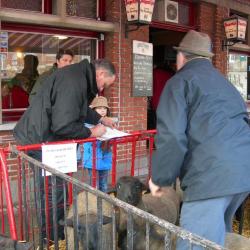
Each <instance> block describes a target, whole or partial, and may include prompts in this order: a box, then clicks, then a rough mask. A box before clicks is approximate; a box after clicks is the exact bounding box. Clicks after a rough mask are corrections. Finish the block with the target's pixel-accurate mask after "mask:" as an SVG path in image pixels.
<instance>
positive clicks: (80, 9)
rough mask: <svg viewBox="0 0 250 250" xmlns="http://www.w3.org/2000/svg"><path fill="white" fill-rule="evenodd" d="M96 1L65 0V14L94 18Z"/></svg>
mask: <svg viewBox="0 0 250 250" xmlns="http://www.w3.org/2000/svg"><path fill="white" fill-rule="evenodd" d="M96 2H97V1H96V0H84V1H82V0H67V2H66V12H67V15H69V16H79V17H87V18H96V17H97V15H96V11H97V3H96Z"/></svg>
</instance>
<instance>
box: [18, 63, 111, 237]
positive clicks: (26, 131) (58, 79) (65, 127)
mask: <svg viewBox="0 0 250 250" xmlns="http://www.w3.org/2000/svg"><path fill="white" fill-rule="evenodd" d="M114 81H115V68H114V66H113V64H112V63H111V62H109V61H108V60H106V59H99V60H96V61H94V62H93V63H89V62H88V60H86V59H85V60H83V61H81V62H79V63H76V64H72V65H69V66H66V67H63V68H61V69H58V70H56V71H55V72H54V73H52V75H50V76H49V77H48V78H47V80H46V84H43V85H42V86H41V88H40V89H39V91H38V92H37V94H36V96H35V97H34V99H33V100H32V103H31V105H30V106H29V108H28V109H27V110H26V112H25V113H24V114H23V116H22V117H21V119H20V120H19V122H18V123H17V125H16V126H15V128H14V137H15V139H16V141H17V143H18V144H21V145H27V144H37V143H45V142H52V141H61V140H69V139H84V138H88V137H99V136H102V135H103V134H104V133H105V132H106V129H105V126H109V127H113V126H114V125H115V124H114V122H113V120H112V119H111V118H108V117H102V116H101V115H99V114H98V113H97V112H96V111H94V110H93V109H91V108H89V104H90V102H91V101H92V99H93V98H94V97H95V96H96V95H97V94H98V92H102V91H103V90H104V89H106V88H109V87H110V86H111V85H112V84H113V83H114ZM84 123H91V124H94V125H96V126H94V127H93V128H87V127H84V126H83V124H84ZM104 125H105V126H104ZM28 154H29V155H30V156H31V157H33V158H35V159H37V160H39V161H41V159H42V154H41V150H39V151H35V150H31V151H29V152H28ZM34 170H36V168H34ZM37 172H38V173H35V182H40V184H39V185H40V193H39V194H38V193H37V194H36V195H37V196H38V197H39V196H40V197H41V198H40V199H36V200H37V201H38V202H39V201H41V204H40V206H41V209H42V218H41V221H40V225H42V234H41V235H42V237H43V238H45V214H44V206H45V204H44V203H45V202H44V200H45V199H44V185H43V183H44V178H43V176H42V173H41V171H37ZM56 183H57V189H56V193H57V206H58V205H59V206H58V208H57V221H60V220H61V219H63V218H64V209H63V206H62V203H63V201H64V198H63V182H62V180H61V179H60V178H56ZM51 201H52V195H51V179H49V203H50V204H51ZM52 222H53V220H52V212H51V213H50V223H51V224H52ZM51 231H53V227H52V228H51ZM58 237H59V238H61V239H63V238H64V232H63V227H62V226H61V227H59V230H58ZM50 239H52V240H53V239H54V235H53V233H51V234H50Z"/></svg>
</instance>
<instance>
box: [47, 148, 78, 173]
mask: <svg viewBox="0 0 250 250" xmlns="http://www.w3.org/2000/svg"><path fill="white" fill-rule="evenodd" d="M76 145H77V144H76V143H69V144H57V145H44V146H42V162H43V164H46V165H48V166H50V167H52V168H55V169H56V170H59V171H61V172H62V173H71V172H76V171H77V159H76ZM48 175H51V174H50V173H49V172H46V176H48Z"/></svg>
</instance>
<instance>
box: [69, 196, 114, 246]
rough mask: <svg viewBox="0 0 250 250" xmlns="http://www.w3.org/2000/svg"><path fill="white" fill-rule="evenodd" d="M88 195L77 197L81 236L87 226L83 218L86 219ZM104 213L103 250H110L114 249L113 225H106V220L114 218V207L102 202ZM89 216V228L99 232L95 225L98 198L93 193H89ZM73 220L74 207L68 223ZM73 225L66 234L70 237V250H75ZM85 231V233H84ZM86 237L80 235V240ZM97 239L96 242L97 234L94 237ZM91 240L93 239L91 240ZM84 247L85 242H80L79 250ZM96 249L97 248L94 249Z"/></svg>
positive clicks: (71, 209)
mask: <svg viewBox="0 0 250 250" xmlns="http://www.w3.org/2000/svg"><path fill="white" fill-rule="evenodd" d="M86 204H87V203H86V193H85V192H81V193H79V194H78V196H77V210H78V216H79V225H80V227H79V228H78V232H79V233H80V234H83V233H84V232H85V231H86V230H85V228H86V226H85V220H84V219H82V218H86V217H85V215H86V212H87V210H86ZM102 213H103V221H104V224H106V225H104V226H103V227H102V249H103V250H109V249H112V224H111V223H108V222H107V223H106V219H107V218H112V206H111V205H110V204H109V203H107V202H106V201H104V200H103V201H102ZM88 214H89V215H90V217H89V220H88V226H89V228H90V227H91V228H92V231H93V232H95V233H96V232H97V231H96V228H97V225H96V224H95V223H93V218H94V217H93V216H94V215H95V216H96V215H97V197H96V196H95V195H93V194H91V193H88ZM72 218H73V206H71V207H70V209H69V212H68V215H67V219H68V222H69V221H70V220H71V221H72ZM72 225H73V224H72V223H71V222H70V226H67V228H66V233H67V236H68V241H67V244H68V249H69V250H74V249H75V248H74V230H73V228H72ZM79 229H80V230H79ZM84 230H85V231H84ZM84 237H85V236H84V235H80V236H79V238H81V239H83V238H84ZM93 237H94V238H93V239H95V241H96V242H97V234H96V235H94V236H93ZM90 240H91V239H90ZM89 244H92V242H91V241H89ZM84 249H85V248H84V246H83V241H81V242H80V246H79V250H84ZM93 249H95V248H93Z"/></svg>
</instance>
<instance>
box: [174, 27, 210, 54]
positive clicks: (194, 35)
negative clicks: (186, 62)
mask: <svg viewBox="0 0 250 250" xmlns="http://www.w3.org/2000/svg"><path fill="white" fill-rule="evenodd" d="M174 49H176V50H178V51H183V52H188V53H192V54H195V55H199V56H205V57H212V56H213V55H214V54H213V53H212V52H211V50H212V43H211V39H210V37H209V36H208V35H207V34H205V33H201V32H197V31H195V30H190V31H188V32H187V34H186V35H185V36H184V37H183V39H182V41H181V42H180V44H179V46H178V47H174Z"/></svg>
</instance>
